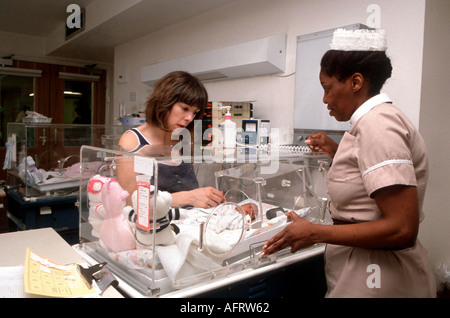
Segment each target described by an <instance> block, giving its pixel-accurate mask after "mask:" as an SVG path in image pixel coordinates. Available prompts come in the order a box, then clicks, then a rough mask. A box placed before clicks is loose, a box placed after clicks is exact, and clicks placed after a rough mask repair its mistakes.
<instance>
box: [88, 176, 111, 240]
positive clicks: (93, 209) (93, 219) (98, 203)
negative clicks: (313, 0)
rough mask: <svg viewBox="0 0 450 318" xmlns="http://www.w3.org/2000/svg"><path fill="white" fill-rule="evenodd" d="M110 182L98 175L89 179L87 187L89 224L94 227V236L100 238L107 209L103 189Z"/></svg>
mask: <svg viewBox="0 0 450 318" xmlns="http://www.w3.org/2000/svg"><path fill="white" fill-rule="evenodd" d="M107 181H108V178H107V177H102V176H101V175H99V174H96V175H95V176H93V177H92V178H91V179H89V182H88V186H87V195H88V199H89V217H88V220H89V223H90V224H91V225H92V235H93V236H95V237H100V228H101V226H102V222H103V220H104V219H105V218H106V212H105V208H104V207H103V204H102V189H103V186H104V184H105V183H106V182H107Z"/></svg>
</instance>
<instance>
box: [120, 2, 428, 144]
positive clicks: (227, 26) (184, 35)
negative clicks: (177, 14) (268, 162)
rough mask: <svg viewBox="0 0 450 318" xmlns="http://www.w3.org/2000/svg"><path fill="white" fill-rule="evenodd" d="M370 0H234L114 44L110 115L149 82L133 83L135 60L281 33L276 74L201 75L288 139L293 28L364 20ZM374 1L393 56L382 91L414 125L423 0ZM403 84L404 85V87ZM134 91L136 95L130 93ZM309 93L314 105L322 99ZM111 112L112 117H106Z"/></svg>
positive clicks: (137, 69) (133, 106)
mask: <svg viewBox="0 0 450 318" xmlns="http://www.w3.org/2000/svg"><path fill="white" fill-rule="evenodd" d="M371 3H373V1H372V0H361V1H354V0H342V1H333V0H316V1H308V0H278V1H273V0H240V1H236V2H232V3H231V4H230V5H228V6H226V7H223V8H220V9H217V10H214V11H211V12H209V13H207V14H204V15H201V16H198V17H196V18H193V19H190V20H188V21H184V22H181V23H179V24H177V25H173V26H171V27H169V28H166V29H163V30H160V31H158V32H155V33H152V34H148V35H146V36H144V37H142V38H140V39H137V40H135V41H131V42H129V43H126V44H124V45H120V46H118V47H117V48H116V49H115V72H116V74H115V76H116V78H117V76H118V75H119V73H120V74H121V75H125V76H126V79H127V83H124V84H117V82H115V86H114V115H113V116H114V118H117V117H118V105H119V102H121V101H123V102H125V104H127V106H128V109H129V110H128V111H129V112H133V111H137V110H139V109H143V107H144V106H143V104H144V102H145V99H146V97H147V96H148V94H149V93H150V92H151V87H149V86H147V85H145V84H142V83H141V77H140V76H141V68H142V67H143V66H145V65H148V64H153V63H157V62H163V61H167V60H171V59H175V58H179V57H183V56H189V55H193V54H196V53H200V52H205V51H208V50H213V49H216V48H221V47H225V46H229V45H234V44H237V43H241V42H246V41H251V40H255V39H259V38H263V37H266V36H270V35H274V34H279V33H286V34H287V48H286V49H287V62H286V71H285V73H284V74H278V75H274V76H261V77H255V78H247V79H236V80H227V81H217V82H210V83H206V88H207V90H208V93H209V95H210V100H216V101H219V100H241V101H247V100H252V101H255V102H254V110H255V111H254V115H255V117H257V118H270V120H271V125H272V127H276V128H280V130H281V142H282V143H291V142H292V133H293V122H292V120H293V107H294V83H295V74H293V73H294V72H295V56H296V38H297V36H298V35H301V34H307V33H312V32H316V31H321V30H326V29H331V28H334V27H338V26H344V25H348V24H352V23H358V22H359V23H364V24H365V23H366V21H367V19H368V17H369V13H367V12H366V10H367V7H368V5H369V4H371ZM376 3H377V4H378V5H379V6H380V8H381V27H383V28H385V29H386V31H387V34H388V44H389V50H388V54H389V55H390V57H391V59H392V62H393V64H394V73H393V77H392V78H391V79H390V80H389V82H388V83H387V84H386V87H385V91H386V92H387V93H388V94H389V95H390V96H391V98H393V99H394V101H395V102H396V104H397V105H398V106H399V107H400V108H402V109H403V110H404V111H405V112H406V113H407V115H408V116H409V117H410V118H411V120H412V121H413V122H414V123H415V124H416V125H418V123H419V111H420V86H421V81H420V76H418V75H417V74H421V71H422V70H421V65H422V50H417V48H421V47H422V45H423V23H424V7H425V4H424V0H420V1H419V0H416V1H400V0H396V1H392V0H380V1H377V2H376ZM405 91H407V92H408V93H407V94H406V93H405ZM134 92H135V93H136V95H137V101H136V102H132V101H130V94H132V93H134ZM322 105H323V104H322V102H321V101H317V105H314V106H317V107H322ZM111 119H112V118H111Z"/></svg>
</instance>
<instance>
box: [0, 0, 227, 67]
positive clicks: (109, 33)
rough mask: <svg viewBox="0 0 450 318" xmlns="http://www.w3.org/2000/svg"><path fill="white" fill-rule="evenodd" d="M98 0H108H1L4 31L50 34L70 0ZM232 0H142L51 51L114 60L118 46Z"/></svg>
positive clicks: (85, 2) (83, 2)
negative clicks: (115, 48) (115, 49)
mask: <svg viewBox="0 0 450 318" xmlns="http://www.w3.org/2000/svg"><path fill="white" fill-rule="evenodd" d="M95 1H101V2H105V1H102V0H76V1H74V0H0V31H4V32H11V33H19V34H26V35H30V36H37V37H43V38H46V37H47V36H48V35H49V34H51V33H52V31H54V30H55V29H57V28H58V27H60V26H61V25H62V24H65V23H66V19H67V17H68V15H69V14H70V13H67V12H66V9H67V6H68V5H69V4H78V5H79V6H80V7H82V8H86V7H88V6H89V5H90V4H92V3H93V2H95ZM120 1H125V0H120ZM130 1H131V0H130ZM134 1H135V2H138V1H136V0H134ZM131 2H133V1H131ZM230 2H231V0H141V1H140V2H138V3H137V4H135V5H133V6H131V7H130V8H129V9H126V10H124V11H122V12H121V13H119V14H117V15H115V16H113V17H111V18H109V19H107V20H106V21H105V22H104V23H102V24H100V25H98V26H96V27H94V28H92V29H90V30H84V31H83V32H82V33H81V34H80V35H78V36H76V37H74V38H73V39H70V40H68V41H66V42H65V43H63V44H62V45H60V46H59V47H57V48H56V49H55V50H53V51H52V52H49V53H48V54H49V56H55V57H64V58H71V59H81V60H88V61H98V62H105V63H112V62H113V61H114V47H115V46H117V45H120V44H122V43H126V42H128V41H131V40H133V39H136V38H139V37H141V36H143V35H145V34H148V33H151V32H155V31H157V30H159V29H162V28H164V27H167V26H170V25H173V24H176V23H179V22H181V21H183V20H186V19H189V18H192V17H194V16H197V15H199V14H202V13H204V12H207V11H210V10H213V9H216V8H219V7H221V6H224V5H227V4H229V3H230ZM106 3H107V2H106ZM88 10H89V8H87V9H86V19H88V18H89V17H88V12H89V11H88ZM0 45H1V44H0Z"/></svg>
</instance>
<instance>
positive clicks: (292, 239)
mask: <svg viewBox="0 0 450 318" xmlns="http://www.w3.org/2000/svg"><path fill="white" fill-rule="evenodd" d="M286 216H287V217H288V218H290V219H291V220H292V223H291V224H289V225H288V226H286V227H285V228H284V229H283V230H282V231H281V232H280V233H278V234H277V235H275V236H274V237H272V238H271V239H269V240H268V241H267V242H266V243H265V244H264V247H263V250H262V252H261V257H264V256H267V255H270V254H273V253H276V252H278V251H281V250H282V249H284V248H286V247H290V248H291V252H292V253H295V252H296V251H298V250H299V249H301V248H304V247H308V246H311V245H313V244H314V243H315V242H314V240H313V237H312V233H313V232H312V226H313V224H312V223H310V222H308V221H305V220H304V219H302V218H301V217H299V216H298V215H297V213H295V212H293V211H291V212H288V213H286Z"/></svg>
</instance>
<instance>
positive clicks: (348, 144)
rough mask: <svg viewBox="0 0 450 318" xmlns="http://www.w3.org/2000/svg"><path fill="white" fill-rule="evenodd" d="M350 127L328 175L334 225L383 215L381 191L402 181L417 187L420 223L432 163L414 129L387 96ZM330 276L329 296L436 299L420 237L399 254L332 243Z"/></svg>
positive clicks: (360, 111)
mask: <svg viewBox="0 0 450 318" xmlns="http://www.w3.org/2000/svg"><path fill="white" fill-rule="evenodd" d="M350 123H351V128H350V130H349V131H348V132H346V133H345V134H344V136H343V138H342V140H341V142H340V144H339V147H338V151H337V152H336V154H335V156H334V159H333V164H332V166H331V168H330V171H329V173H328V180H327V182H328V191H329V195H330V198H331V204H330V212H331V216H332V218H333V219H334V220H335V224H345V223H357V222H367V221H372V220H377V219H379V218H381V213H380V210H379V209H378V207H377V205H376V203H375V200H374V199H373V198H372V197H371V196H372V195H373V193H374V191H376V190H378V189H381V188H384V187H387V186H391V185H397V184H401V185H407V186H415V187H417V192H418V196H419V210H420V221H422V220H423V212H422V204H423V199H424V195H425V189H426V185H427V179H428V162H427V154H426V148H425V143H424V141H423V139H422V137H421V136H420V134H419V132H418V131H417V129H416V128H415V127H414V126H413V125H412V123H411V122H410V121H409V120H408V118H407V117H406V116H405V115H404V114H403V113H402V112H401V111H400V110H399V109H398V108H396V107H395V106H394V105H392V103H391V101H390V100H389V98H388V97H387V96H386V95H385V94H379V95H376V96H374V97H372V98H371V99H369V100H368V101H366V102H365V103H364V104H363V105H361V106H360V107H359V108H358V109H357V110H356V111H355V113H354V114H353V116H352V118H351V119H350ZM337 226H339V225H337ZM325 272H326V276H327V284H328V291H327V295H326V296H327V297H434V296H435V295H436V288H435V282H434V277H433V272H432V270H431V268H430V266H429V263H428V258H427V252H426V250H425V249H424V247H423V246H422V245H421V243H420V242H419V241H418V240H417V241H416V244H415V245H414V246H413V247H410V248H406V249H400V250H389V249H364V248H354V247H347V246H340V245H332V244H328V245H327V247H326V251H325Z"/></svg>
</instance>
